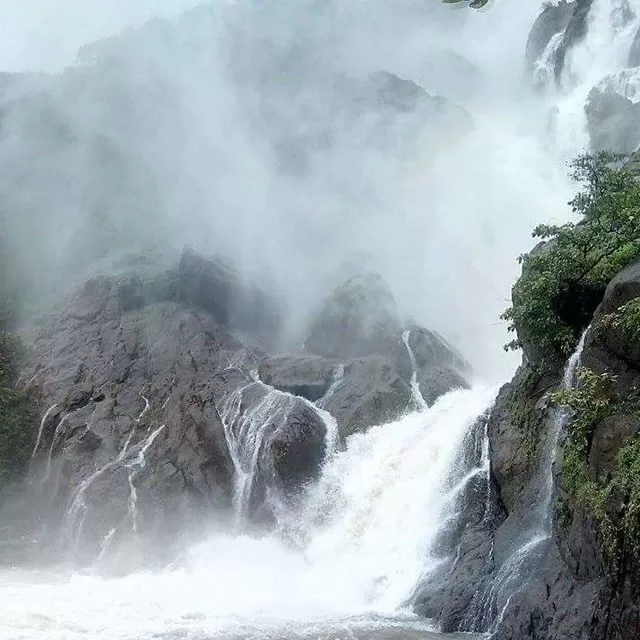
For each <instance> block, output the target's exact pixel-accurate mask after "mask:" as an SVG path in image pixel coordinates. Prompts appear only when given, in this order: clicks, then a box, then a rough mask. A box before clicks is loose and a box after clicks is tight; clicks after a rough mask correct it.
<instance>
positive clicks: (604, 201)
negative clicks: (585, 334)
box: [502, 153, 640, 357]
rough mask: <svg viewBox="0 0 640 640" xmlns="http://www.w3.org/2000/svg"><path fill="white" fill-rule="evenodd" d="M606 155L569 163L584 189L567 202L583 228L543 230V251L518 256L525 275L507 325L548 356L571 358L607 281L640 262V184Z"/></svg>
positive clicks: (514, 345) (577, 225)
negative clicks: (555, 355) (551, 354)
mask: <svg viewBox="0 0 640 640" xmlns="http://www.w3.org/2000/svg"><path fill="white" fill-rule="evenodd" d="M618 160H619V158H616V157H614V156H611V155H609V154H605V153H600V154H597V155H595V156H591V155H584V156H580V157H578V158H577V159H576V160H574V162H573V163H572V166H573V170H574V171H573V178H574V179H575V180H576V181H578V182H579V183H581V184H582V185H583V187H584V188H583V190H582V191H581V192H580V193H579V194H578V195H577V196H576V197H575V198H574V199H573V200H572V201H571V202H570V205H571V207H572V209H573V211H574V212H575V213H576V214H578V215H579V216H580V220H579V221H578V222H575V223H574V222H569V223H566V224H563V225H540V226H538V227H536V229H535V230H534V232H533V236H534V237H536V238H539V239H540V240H542V241H546V245H545V246H544V247H543V248H539V249H538V250H534V251H532V252H531V253H529V254H528V255H524V256H521V257H520V261H521V263H522V265H523V268H522V276H521V278H520V279H519V280H518V282H517V283H516V285H515V287H514V288H513V296H512V301H513V304H512V306H511V307H510V308H509V309H507V310H506V311H505V312H504V314H503V315H502V318H503V319H505V320H507V321H508V322H509V330H510V331H516V330H517V332H518V339H516V340H513V341H512V342H511V343H509V344H508V345H507V348H519V347H521V346H522V345H521V341H522V340H523V339H524V340H526V341H528V342H530V343H532V344H534V345H535V346H536V347H537V348H538V349H540V350H541V351H542V352H544V353H553V354H557V355H560V356H565V357H566V356H568V355H569V354H570V353H571V352H572V351H573V349H574V347H575V345H576V342H577V341H578V339H579V337H580V334H581V333H582V331H583V329H584V328H585V327H586V326H587V325H588V324H589V322H590V320H591V317H592V315H593V311H594V310H595V308H596V307H597V305H598V304H599V302H600V301H601V299H602V295H603V294H604V290H605V288H606V286H607V284H608V283H609V281H610V280H611V279H612V278H613V277H614V276H615V275H616V274H617V273H619V272H620V271H621V270H622V269H624V268H625V267H627V266H628V265H629V264H631V263H633V262H635V261H636V260H638V259H640V185H639V184H638V183H637V182H636V181H635V180H634V179H633V177H632V176H631V174H629V173H628V172H626V171H624V170H622V169H620V168H617V167H616V166H614V165H615V163H616V162H617V161H618Z"/></svg>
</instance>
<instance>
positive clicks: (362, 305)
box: [304, 274, 402, 362]
mask: <svg viewBox="0 0 640 640" xmlns="http://www.w3.org/2000/svg"><path fill="white" fill-rule="evenodd" d="M401 334H402V325H401V322H400V320H399V319H398V309H397V305H396V301H395V298H394V297H393V294H392V293H391V289H390V288H389V285H388V284H387V283H386V282H385V280H384V279H383V278H382V277H381V276H379V275H378V274H366V275H361V276H356V277H353V278H351V279H349V280H347V281H346V282H344V283H343V284H341V285H340V286H339V287H338V288H337V289H336V290H335V291H334V292H333V294H332V295H331V296H329V298H328V299H327V300H326V301H325V303H324V304H323V306H322V307H321V308H320V309H319V311H318V313H317V314H316V315H315V316H314V317H313V319H312V321H311V324H310V326H309V331H308V333H307V337H306V339H305V341H304V347H305V349H306V350H307V351H309V352H311V353H317V354H319V355H322V356H325V357H327V358H335V359H337V360H338V361H341V362H344V361H345V360H348V359H349V358H359V357H362V356H368V355H372V354H381V355H391V356H392V357H393V358H394V359H395V358H396V357H397V354H399V353H400V352H401V351H402V344H401V343H400V344H398V338H399V336H400V335H401Z"/></svg>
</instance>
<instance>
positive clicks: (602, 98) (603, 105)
mask: <svg viewBox="0 0 640 640" xmlns="http://www.w3.org/2000/svg"><path fill="white" fill-rule="evenodd" d="M585 112H586V114H587V127H588V130H589V137H590V139H591V147H592V149H593V150H594V151H611V152H615V153H624V154H629V153H632V152H633V151H635V150H636V148H637V147H638V145H640V104H637V103H634V102H632V101H631V100H629V99H628V98H625V97H624V96H622V95H620V94H619V93H617V92H616V91H615V90H614V89H613V88H611V87H606V86H605V87H594V88H593V89H592V90H591V91H590V92H589V95H588V97H587V103H586V105H585Z"/></svg>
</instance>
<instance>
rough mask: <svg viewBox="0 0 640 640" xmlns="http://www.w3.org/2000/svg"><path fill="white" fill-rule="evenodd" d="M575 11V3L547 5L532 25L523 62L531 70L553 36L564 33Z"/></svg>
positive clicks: (561, 2) (562, 0) (565, 2)
mask: <svg viewBox="0 0 640 640" xmlns="http://www.w3.org/2000/svg"><path fill="white" fill-rule="evenodd" d="M575 9H576V3H575V2H567V1H566V0H561V1H560V2H559V3H558V4H551V3H549V4H547V5H546V6H545V7H544V8H543V9H542V12H541V13H540V15H539V16H538V17H537V18H536V21H535V22H534V23H533V26H532V27H531V30H530V31H529V36H528V38H527V45H526V48H525V62H526V64H527V67H529V69H532V68H533V66H534V64H535V62H536V61H537V60H538V59H539V58H540V56H541V55H542V53H543V52H544V50H545V49H546V48H547V46H548V44H549V42H550V40H551V38H553V36H554V35H556V34H559V33H561V32H564V31H565V30H566V29H567V27H568V26H569V23H570V22H571V18H572V17H573V14H574V11H575Z"/></svg>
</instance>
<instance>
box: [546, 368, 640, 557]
mask: <svg viewBox="0 0 640 640" xmlns="http://www.w3.org/2000/svg"><path fill="white" fill-rule="evenodd" d="M614 384H615V378H614V377H613V376H611V375H610V374H608V373H602V374H599V375H598V374H596V373H595V372H593V371H592V370H590V369H587V368H582V369H581V370H580V374H579V384H578V385H577V386H576V387H575V388H574V389H572V390H570V391H562V392H559V393H557V394H555V396H554V401H555V403H556V404H558V405H560V406H561V408H560V409H559V410H561V411H568V412H569V415H570V417H569V420H568V424H567V437H566V441H565V443H564V446H563V456H562V476H563V483H564V488H565V489H566V491H567V492H568V494H569V496H570V498H571V500H572V502H573V503H574V504H575V505H576V506H577V507H579V508H580V509H582V510H583V512H584V513H585V514H588V515H589V516H590V517H591V518H593V519H594V521H595V523H596V525H597V534H598V538H599V541H600V545H601V550H602V553H603V557H604V558H605V560H606V561H607V563H608V564H609V565H610V566H611V567H612V568H614V567H616V566H617V565H618V563H619V561H620V559H621V555H622V554H623V553H625V552H626V553H631V554H633V556H634V557H635V559H636V560H640V437H638V435H637V434H636V435H633V434H631V436H630V437H627V438H625V439H624V441H623V443H622V445H621V446H620V447H619V449H618V451H617V452H616V454H615V460H614V461H613V464H612V465H611V469H608V470H607V472H606V473H597V471H595V470H594V469H593V468H592V466H591V465H590V450H591V447H592V443H593V439H594V435H595V433H596V430H597V429H598V428H599V427H601V425H603V421H605V419H607V418H613V419H615V417H616V416H630V417H631V418H632V419H633V418H634V417H635V419H636V420H637V419H638V417H640V416H639V415H638V414H639V411H638V410H639V408H640V397H639V396H638V394H637V393H636V394H632V395H627V396H626V397H624V398H620V397H617V394H616V393H615V391H614ZM605 428H606V427H605Z"/></svg>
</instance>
